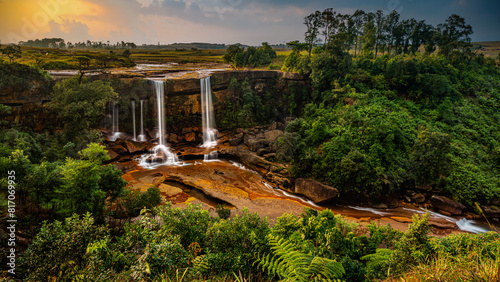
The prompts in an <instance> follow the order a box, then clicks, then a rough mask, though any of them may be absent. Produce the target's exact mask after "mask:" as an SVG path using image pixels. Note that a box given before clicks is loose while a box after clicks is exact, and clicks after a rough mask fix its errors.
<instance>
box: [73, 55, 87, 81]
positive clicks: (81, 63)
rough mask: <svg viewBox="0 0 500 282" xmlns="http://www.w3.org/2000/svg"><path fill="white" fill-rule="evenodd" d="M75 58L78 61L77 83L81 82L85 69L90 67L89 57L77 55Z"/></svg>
mask: <svg viewBox="0 0 500 282" xmlns="http://www.w3.org/2000/svg"><path fill="white" fill-rule="evenodd" d="M75 59H76V60H77V61H78V73H79V76H78V84H81V83H82V78H83V76H84V75H85V71H86V70H88V69H89V68H90V59H89V58H88V57H85V56H77V57H75Z"/></svg>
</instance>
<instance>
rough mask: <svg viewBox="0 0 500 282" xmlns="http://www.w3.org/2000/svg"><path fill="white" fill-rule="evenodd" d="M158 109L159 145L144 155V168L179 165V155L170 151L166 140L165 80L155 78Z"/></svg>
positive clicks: (141, 162) (141, 163) (142, 160)
mask: <svg viewBox="0 0 500 282" xmlns="http://www.w3.org/2000/svg"><path fill="white" fill-rule="evenodd" d="M153 83H154V86H155V87H154V89H155V94H156V106H157V111H158V135H157V137H158V145H156V146H155V147H153V149H152V150H151V154H146V155H144V156H142V158H141V161H140V163H139V164H140V165H141V166H142V167H144V168H150V169H152V168H156V167H158V166H162V165H179V164H180V163H179V159H178V158H177V155H175V154H174V153H172V151H170V148H169V147H168V146H167V144H166V142H165V133H166V125H165V86H164V81H163V80H160V81H157V80H153Z"/></svg>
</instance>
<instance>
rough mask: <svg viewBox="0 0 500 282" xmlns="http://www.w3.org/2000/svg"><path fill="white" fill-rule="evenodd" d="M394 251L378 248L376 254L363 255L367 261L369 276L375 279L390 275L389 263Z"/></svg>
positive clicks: (363, 258)
mask: <svg viewBox="0 0 500 282" xmlns="http://www.w3.org/2000/svg"><path fill="white" fill-rule="evenodd" d="M393 252H394V251H392V250H389V249H377V251H376V252H375V253H374V254H369V255H366V256H363V257H361V260H364V261H366V270H367V276H368V277H369V278H373V279H382V278H385V277H387V276H389V273H388V271H389V264H390V259H391V257H392V254H393Z"/></svg>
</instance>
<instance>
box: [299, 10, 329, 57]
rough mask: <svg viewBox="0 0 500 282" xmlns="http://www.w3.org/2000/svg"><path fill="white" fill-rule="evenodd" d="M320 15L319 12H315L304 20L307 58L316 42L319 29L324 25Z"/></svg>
mask: <svg viewBox="0 0 500 282" xmlns="http://www.w3.org/2000/svg"><path fill="white" fill-rule="evenodd" d="M322 17H323V16H322V14H321V12H320V11H316V12H314V13H312V14H310V15H309V16H307V17H305V18H304V24H305V25H306V27H307V31H306V33H305V40H306V42H307V44H308V51H309V56H311V51H312V48H313V46H314V44H316V43H317V42H318V40H319V39H318V35H319V29H320V28H322V27H323V25H324V23H323V21H322Z"/></svg>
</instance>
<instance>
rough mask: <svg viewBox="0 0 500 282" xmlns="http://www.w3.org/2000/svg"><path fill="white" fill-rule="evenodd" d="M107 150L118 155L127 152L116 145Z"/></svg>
mask: <svg viewBox="0 0 500 282" xmlns="http://www.w3.org/2000/svg"><path fill="white" fill-rule="evenodd" d="M108 149H110V150H113V151H114V152H115V153H117V154H119V155H121V154H125V153H126V152H128V150H127V149H125V147H123V146H121V145H116V146H113V147H109V148H108Z"/></svg>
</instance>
